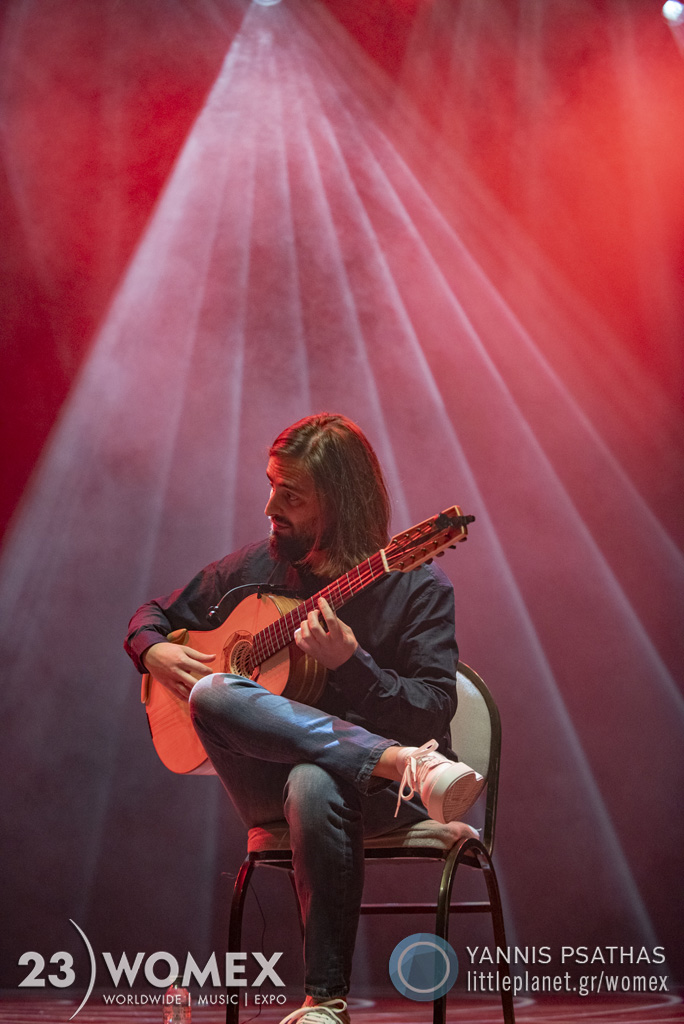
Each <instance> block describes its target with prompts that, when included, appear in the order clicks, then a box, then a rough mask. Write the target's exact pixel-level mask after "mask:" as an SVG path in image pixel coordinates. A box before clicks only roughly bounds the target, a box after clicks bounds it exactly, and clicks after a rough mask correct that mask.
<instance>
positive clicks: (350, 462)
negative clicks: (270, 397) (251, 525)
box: [269, 412, 390, 576]
mask: <svg viewBox="0 0 684 1024" xmlns="http://www.w3.org/2000/svg"><path fill="white" fill-rule="evenodd" d="M269 455H272V456H284V457H288V458H292V459H297V461H298V462H299V463H300V465H301V466H302V468H303V469H305V470H306V471H307V472H308V473H309V475H310V476H311V479H312V480H313V483H314V487H315V488H316V494H317V497H318V500H319V502H320V503H321V507H322V510H323V516H322V522H321V524H320V526H319V532H318V536H317V537H316V540H315V543H314V547H313V550H315V549H319V551H321V550H322V551H324V552H325V556H326V557H325V561H324V563H323V564H322V565H320V566H317V571H318V572H319V573H320V575H323V576H340V575H341V574H342V573H343V572H346V571H347V570H349V569H351V568H353V567H354V566H355V565H357V564H358V563H359V562H361V561H363V559H364V558H368V557H369V556H370V555H372V554H374V553H375V552H376V551H377V550H378V549H379V548H382V547H384V546H385V544H386V543H387V540H388V537H389V519H390V501H389V495H388V493H387V487H386V485H385V481H384V478H383V475H382V470H381V468H380V463H379V462H378V459H377V456H376V454H375V452H374V451H373V449H372V448H371V446H370V444H369V442H368V440H367V438H366V437H365V436H364V434H363V433H362V432H361V430H360V429H359V428H358V427H357V426H356V424H355V423H352V421H351V420H349V419H347V418H346V416H340V415H337V414H335V413H326V412H323V413H318V414H316V415H315V416H307V417H306V418H305V419H303V420H299V421H298V422H297V423H294V424H293V425H292V426H291V427H288V428H287V429H286V430H284V431H283V432H282V434H280V435H279V436H278V437H277V438H276V439H275V441H274V442H273V444H272V445H271V448H270V450H269ZM312 554H313V551H312V553H311V554H310V556H309V558H306V559H304V562H305V563H307V562H309V560H310V558H311V557H312Z"/></svg>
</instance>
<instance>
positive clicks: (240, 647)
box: [223, 630, 253, 679]
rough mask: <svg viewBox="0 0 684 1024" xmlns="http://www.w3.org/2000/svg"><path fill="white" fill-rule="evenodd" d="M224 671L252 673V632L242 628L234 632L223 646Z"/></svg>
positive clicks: (248, 674)
mask: <svg viewBox="0 0 684 1024" xmlns="http://www.w3.org/2000/svg"><path fill="white" fill-rule="evenodd" d="M223 671H224V672H231V673H232V674H233V675H234V676H244V677H245V678H246V679H249V678H251V675H252V671H253V669H252V634H251V633H246V632H244V631H243V630H240V631H239V632H237V633H232V634H231V635H230V636H229V637H228V639H227V640H226V643H225V646H224V648H223Z"/></svg>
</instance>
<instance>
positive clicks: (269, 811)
mask: <svg viewBox="0 0 684 1024" xmlns="http://www.w3.org/2000/svg"><path fill="white" fill-rule="evenodd" d="M190 708H191V712H192V719H193V722H194V725H195V728H196V730H197V732H198V734H199V737H200V739H201V740H202V743H203V745H204V748H205V750H206V751H207V754H208V755H209V758H210V759H211V762H212V764H213V765H214V768H215V769H216V772H217V774H218V775H219V777H220V778H221V781H222V782H223V785H224V786H225V788H226V790H227V791H228V794H229V796H230V798H231V799H232V801H233V803H234V804H235V808H236V810H237V812H238V814H239V815H240V817H241V818H242V821H243V822H244V824H245V825H246V826H247V827H248V828H251V827H253V826H255V825H264V824H267V823H268V822H273V821H279V820H282V818H283V817H284V818H286V820H287V822H288V824H289V827H290V837H291V845H292V852H293V866H294V875H295V883H296V886H297V894H298V897H299V901H300V904H301V908H302V916H303V920H304V963H305V989H306V992H307V995H311V996H314V997H315V998H316V999H333V998H335V997H339V996H344V995H346V994H347V992H348V991H349V979H350V975H351V965H352V956H353V953H354V943H355V941H356V931H357V928H358V921H359V907H360V904H361V895H362V891H363V873H364V858H363V840H364V836H367V837H370V836H377V835H382V834H383V833H385V832H390V831H392V830H393V829H395V828H399V827H401V826H403V825H407V824H409V823H411V822H415V821H420V820H422V819H423V818H425V817H427V813H426V811H425V810H424V808H423V807H422V805H420V804H419V803H413V802H412V803H406V802H402V804H401V808H400V810H399V814H398V816H397V817H396V818H395V817H394V809H395V806H396V800H397V786H396V784H392V785H390V786H388V785H387V784H386V783H383V782H382V780H378V779H377V778H376V777H375V776H373V775H372V771H373V768H374V767H375V765H376V764H377V762H378V760H379V759H380V755H381V754H382V752H383V750H385V749H386V748H387V747H392V746H396V745H397V744H396V743H395V742H394V741H393V740H388V739H385V738H384V737H382V736H376V735H374V734H373V733H370V732H368V731H367V730H366V729H363V728H361V727H360V726H357V725H353V724H351V723H350V722H346V721H343V720H342V719H340V718H335V717H334V716H332V715H328V714H325V713H324V712H322V711H318V710H317V709H316V708H311V707H308V706H307V705H306V704H299V703H297V702H296V701H291V700H288V699H287V698H285V697H280V696H277V695H276V694H273V693H270V692H269V691H268V690H265V689H264V688H263V687H262V686H260V685H259V684H258V683H254V682H252V681H251V680H249V679H244V678H243V677H241V676H233V675H226V674H223V673H217V674H215V675H211V676H206V677H205V678H204V679H202V680H200V682H198V683H197V684H196V685H195V687H194V688H193V690H192V694H191V697H190ZM380 787H381V788H380Z"/></svg>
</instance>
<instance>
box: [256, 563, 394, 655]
mask: <svg viewBox="0 0 684 1024" xmlns="http://www.w3.org/2000/svg"><path fill="white" fill-rule="evenodd" d="M388 572H389V569H388V567H387V560H386V558H385V552H384V549H383V550H381V551H378V552H376V554H374V555H371V557H370V558H367V559H366V560H365V561H363V562H361V563H360V564H359V565H357V566H356V567H355V568H354V569H350V570H349V572H345V573H344V574H343V575H342V576H340V577H339V578H338V579H336V580H334V581H333V582H332V583H330V584H328V586H327V587H324V588H323V590H319V591H318V593H316V594H313V595H312V596H311V597H309V598H307V600H306V601H302V603H301V604H298V605H297V607H296V608H293V609H292V611H290V612H287V613H286V614H285V615H283V616H282V618H280V619H276V621H275V622H272V623H271V624H270V626H266V628H265V629H262V630H261V631H260V632H259V633H256V634H255V635H254V637H253V639H252V656H251V662H252V666H253V667H254V668H256V666H257V665H261V664H263V662H265V661H267V660H268V659H269V658H272V657H273V655H274V654H277V652H278V651H281V650H282V649H283V647H287V645H288V644H290V643H292V641H293V640H294V635H295V631H296V630H297V629H299V627H300V626H301V624H302V622H303V621H304V619H305V618H306V617H307V615H308V614H309V612H313V611H318V610H319V608H318V601H319V598H321V597H324V598H325V600H326V601H327V602H328V604H329V605H330V607H331V608H332V609H333V610H334V611H337V610H338V609H339V608H341V607H342V605H344V604H346V603H347V601H349V600H350V598H352V597H354V595H355V594H360V593H361V591H362V590H365V589H366V587H369V586H370V585H371V584H372V583H375V581H376V580H379V579H381V578H382V577H383V576H385V575H386V574H387V573H388Z"/></svg>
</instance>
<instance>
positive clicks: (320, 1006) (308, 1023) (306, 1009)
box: [280, 999, 347, 1024]
mask: <svg viewBox="0 0 684 1024" xmlns="http://www.w3.org/2000/svg"><path fill="white" fill-rule="evenodd" d="M346 1009H347V1004H346V1002H345V1001H344V999H328V1000H327V1001H326V1002H324V1003H314V1004H312V1005H311V1006H300V1007H299V1009H298V1010H293V1011H292V1013H288V1015H287V1017H284V1018H283V1020H281V1022H280V1024H295V1021H299V1022H300V1024H342V1017H341V1016H340V1014H342V1013H344V1012H345V1010H346Z"/></svg>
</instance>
